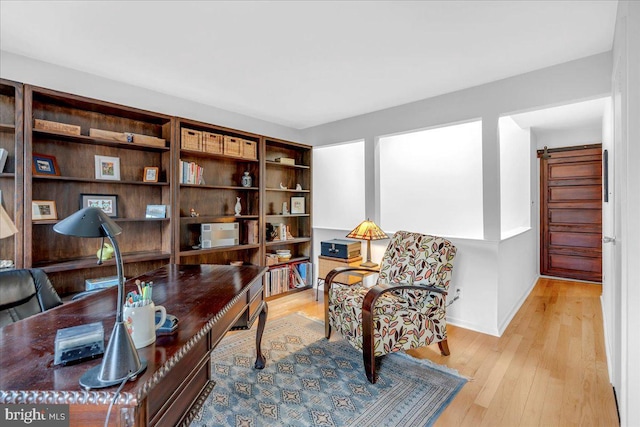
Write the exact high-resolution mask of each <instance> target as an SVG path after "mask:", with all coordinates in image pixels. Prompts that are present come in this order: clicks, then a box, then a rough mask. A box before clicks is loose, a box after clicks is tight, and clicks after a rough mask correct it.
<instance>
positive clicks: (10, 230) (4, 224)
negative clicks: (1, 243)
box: [0, 204, 18, 239]
mask: <svg viewBox="0 0 640 427" xmlns="http://www.w3.org/2000/svg"><path fill="white" fill-rule="evenodd" d="M17 232H18V229H17V228H16V226H15V225H14V224H13V221H11V218H9V214H7V211H5V210H4V208H3V207H2V205H1V204H0V239H4V238H5V237H9V236H13V235H14V234H16V233H17Z"/></svg>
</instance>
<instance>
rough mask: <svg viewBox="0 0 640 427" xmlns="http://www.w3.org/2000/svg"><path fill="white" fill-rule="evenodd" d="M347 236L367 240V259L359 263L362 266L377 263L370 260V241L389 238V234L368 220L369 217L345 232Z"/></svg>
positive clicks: (372, 265) (370, 265)
mask: <svg viewBox="0 0 640 427" xmlns="http://www.w3.org/2000/svg"><path fill="white" fill-rule="evenodd" d="M347 237H349V238H351V239H359V240H366V241H367V261H366V262H363V263H362V264H360V265H362V266H363V267H375V266H376V265H378V264H376V263H374V262H371V241H372V240H382V239H388V238H389V236H387V235H386V234H385V233H384V231H382V230H381V229H380V227H378V226H377V225H376V223H375V222H373V221H370V220H369V219H367V220H366V221H362V222H361V223H360V224H359V225H358V226H357V227H356V228H354V229H353V230H351V232H350V233H349V234H347Z"/></svg>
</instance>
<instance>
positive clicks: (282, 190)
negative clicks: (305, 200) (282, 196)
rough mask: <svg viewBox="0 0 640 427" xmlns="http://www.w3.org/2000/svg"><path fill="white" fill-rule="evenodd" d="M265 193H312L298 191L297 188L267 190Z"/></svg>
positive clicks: (309, 191)
mask: <svg viewBox="0 0 640 427" xmlns="http://www.w3.org/2000/svg"><path fill="white" fill-rule="evenodd" d="M265 191H281V192H285V193H311V190H296V189H295V188H265Z"/></svg>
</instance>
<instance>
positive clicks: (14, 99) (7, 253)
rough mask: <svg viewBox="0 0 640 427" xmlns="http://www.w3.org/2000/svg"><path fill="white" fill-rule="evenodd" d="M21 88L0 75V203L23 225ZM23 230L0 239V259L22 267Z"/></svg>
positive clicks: (10, 215) (20, 228)
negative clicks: (0, 156)
mask: <svg viewBox="0 0 640 427" xmlns="http://www.w3.org/2000/svg"><path fill="white" fill-rule="evenodd" d="M22 94H23V88H22V84H21V83H16V82H12V81H9V80H4V79H0V148H2V149H4V150H7V157H6V160H5V162H4V167H3V168H2V169H0V192H2V194H1V196H0V203H2V206H3V207H4V209H5V211H6V212H7V214H8V215H9V218H11V220H12V221H13V223H14V224H15V225H16V227H17V228H18V230H22V229H23V224H22V218H23V210H22V206H23V204H22V197H21V195H22V189H23V186H24V181H23V180H24V174H23V172H22V171H23V141H24V138H23V126H22V120H23V96H22ZM22 258H23V244H22V233H16V234H14V235H13V236H10V237H5V238H4V239H1V240H0V259H2V260H9V261H13V265H14V266H15V267H17V268H21V267H22Z"/></svg>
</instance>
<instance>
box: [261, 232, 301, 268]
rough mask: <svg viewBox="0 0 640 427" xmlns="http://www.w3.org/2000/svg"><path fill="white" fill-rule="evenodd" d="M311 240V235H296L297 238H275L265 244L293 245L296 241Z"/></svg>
mask: <svg viewBox="0 0 640 427" xmlns="http://www.w3.org/2000/svg"><path fill="white" fill-rule="evenodd" d="M310 241H311V237H296V238H295V239H288V240H273V241H271V242H267V243H265V245H266V246H281V245H291V244H295V243H304V242H310ZM290 262H291V261H290Z"/></svg>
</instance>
